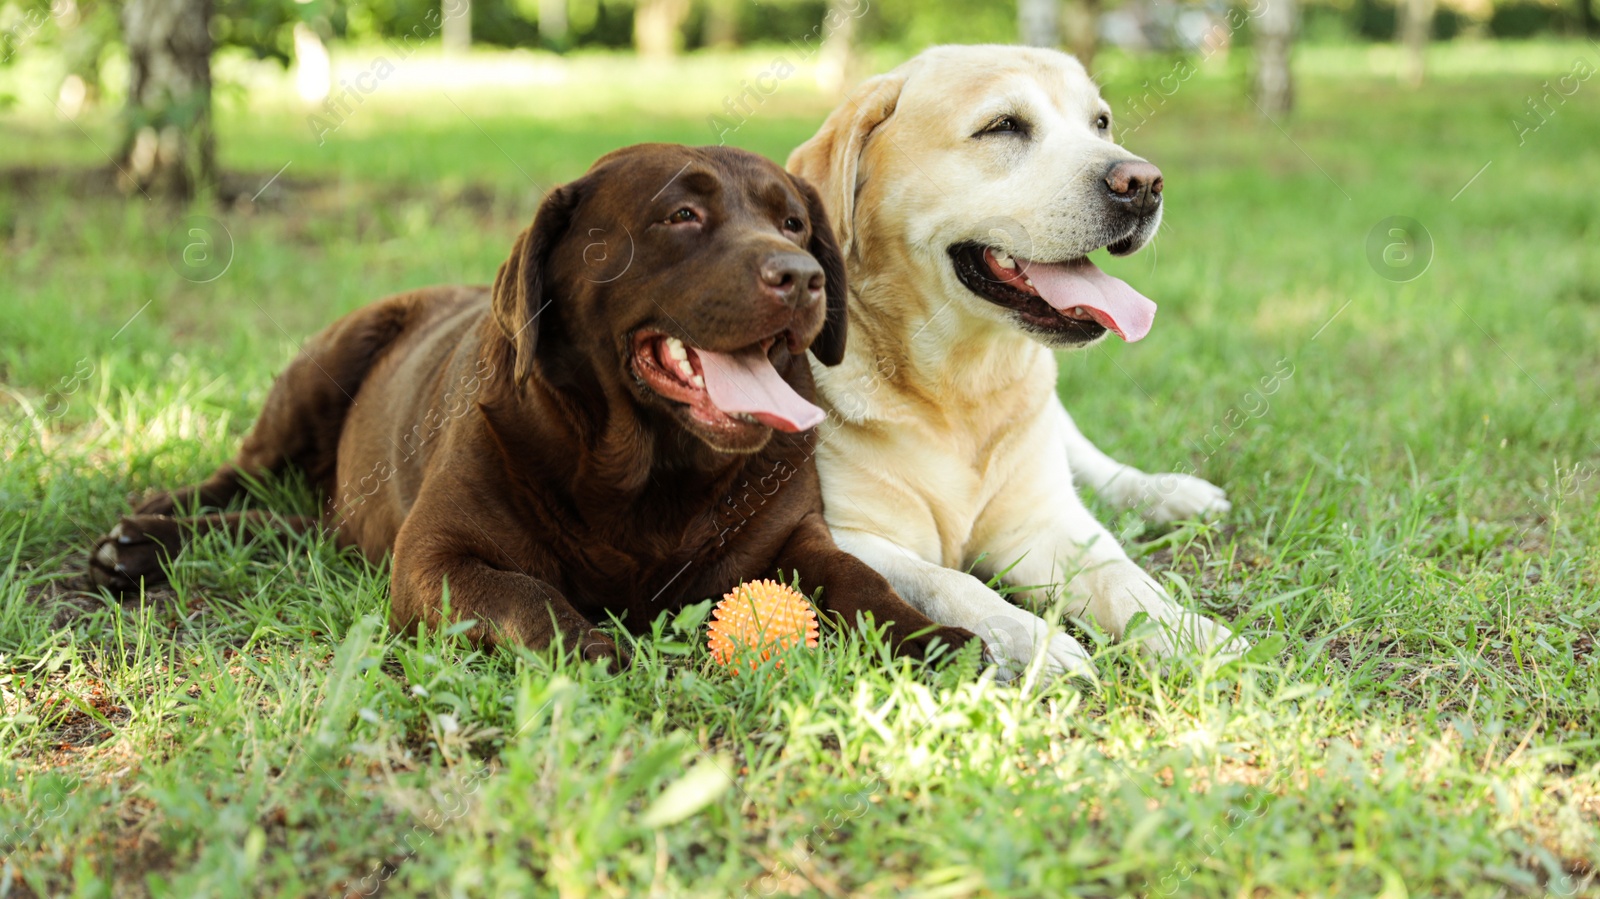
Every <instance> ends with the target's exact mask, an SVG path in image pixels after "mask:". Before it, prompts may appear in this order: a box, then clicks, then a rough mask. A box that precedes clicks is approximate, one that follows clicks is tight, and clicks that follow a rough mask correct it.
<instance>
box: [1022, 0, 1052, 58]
mask: <svg viewBox="0 0 1600 899" xmlns="http://www.w3.org/2000/svg"><path fill="white" fill-rule="evenodd" d="M1017 41H1018V42H1019V43H1022V44H1025V45H1027V46H1029V47H1055V46H1058V45H1059V44H1060V43H1061V0H1017Z"/></svg>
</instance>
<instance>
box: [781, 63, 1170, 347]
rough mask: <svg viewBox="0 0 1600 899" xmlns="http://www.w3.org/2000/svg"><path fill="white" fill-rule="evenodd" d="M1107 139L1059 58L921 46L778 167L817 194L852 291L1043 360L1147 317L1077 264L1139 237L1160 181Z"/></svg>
mask: <svg viewBox="0 0 1600 899" xmlns="http://www.w3.org/2000/svg"><path fill="white" fill-rule="evenodd" d="M1111 135H1112V131H1111V108H1110V107H1109V106H1108V105H1106V102H1105V101H1104V100H1102V99H1101V98H1100V92H1099V90H1098V88H1096V86H1095V84H1094V82H1093V81H1092V80H1090V78H1089V76H1088V74H1087V73H1086V72H1085V71H1084V69H1083V66H1081V65H1079V64H1078V61H1077V60H1075V59H1073V58H1072V57H1071V56H1068V55H1066V54H1064V53H1059V52H1056V51H1054V50H1043V49H1036V48H1029V47H1012V46H998V45H989V46H946V47H934V48H932V49H930V50H927V51H926V52H924V53H922V54H920V55H918V56H917V57H916V58H914V59H912V60H911V61H909V62H907V63H905V64H904V65H902V66H900V67H899V68H897V69H895V70H894V71H892V72H889V73H888V74H885V75H880V76H878V77H876V78H873V79H870V80H868V81H866V82H864V83H863V84H861V85H860V86H859V87H857V88H856V89H855V91H853V92H852V93H851V94H850V96H849V97H848V98H846V100H845V101H844V102H843V103H842V104H840V106H839V108H838V109H836V110H835V111H834V112H833V114H832V115H831V116H829V117H828V120H827V122H826V123H824V125H823V126H822V129H821V130H820V131H819V132H817V134H816V136H814V137H813V138H812V139H811V140H809V141H807V142H806V143H805V144H803V145H801V146H800V147H799V148H798V149H796V150H795V151H794V153H793V154H792V155H791V156H790V157H789V170H790V171H792V172H794V173H795V174H798V175H801V176H802V177H804V178H806V179H808V180H810V181H811V182H812V183H813V184H815V185H816V186H817V187H818V189H819V190H820V191H821V192H822V196H823V199H824V201H825V202H826V204H827V206H828V212H829V215H830V217H831V218H832V219H833V223H834V229H835V231H836V233H837V234H838V236H839V243H840V246H841V248H842V249H843V251H844V254H845V257H846V259H847V262H848V265H849V269H850V280H851V283H852V285H855V284H858V283H864V282H865V281H872V282H878V283H881V282H882V279H884V278H904V279H911V280H913V281H914V282H915V283H917V284H919V285H922V290H919V291H918V292H919V293H923V294H924V295H925V296H927V297H928V299H933V298H935V297H939V298H943V297H960V298H961V300H962V301H961V302H956V303H952V304H950V305H951V306H954V307H956V311H957V314H960V315H963V316H965V317H967V318H968V319H970V320H972V322H973V324H977V323H979V322H988V323H991V324H1001V325H1005V326H1008V327H1021V328H1022V329H1023V330H1024V331H1025V332H1027V333H1029V334H1031V335H1033V336H1034V337H1035V338H1037V339H1039V340H1040V341H1042V342H1044V343H1046V344H1047V345H1050V346H1054V347H1070V346H1083V345H1086V344H1089V343H1092V342H1094V341H1095V340H1098V339H1100V338H1101V337H1103V336H1105V333H1106V331H1107V330H1112V331H1116V332H1117V333H1118V334H1120V335H1121V336H1122V337H1123V339H1125V340H1129V341H1133V340H1138V339H1139V338H1141V337H1143V336H1144V335H1145V333H1146V332H1147V331H1149V329H1150V324H1151V321H1152V320H1153V318H1154V315H1155V304H1154V303H1152V302H1150V301H1149V300H1147V299H1145V298H1144V297H1142V296H1140V295H1139V294H1138V293H1137V292H1135V291H1134V290H1133V289H1132V288H1130V287H1128V286H1127V285H1126V284H1124V283H1123V282H1121V281H1119V280H1117V279H1116V278H1112V277H1110V276H1109V275H1106V274H1104V273H1102V272H1101V271H1100V270H1099V269H1098V268H1096V267H1095V266H1094V264H1093V263H1091V262H1090V261H1089V260H1088V259H1087V258H1086V257H1087V255H1088V254H1089V253H1090V252H1092V251H1094V250H1098V249H1100V248H1102V247H1105V248H1107V249H1108V250H1109V251H1110V252H1111V253H1112V254H1113V255H1118V256H1120V255H1125V254H1128V253H1132V252H1134V251H1136V250H1138V249H1139V248H1141V247H1143V246H1144V245H1145V243H1147V242H1148V241H1149V240H1150V238H1151V237H1152V236H1153V235H1154V234H1155V233H1156V229H1157V228H1158V227H1159V226H1160V223H1161V187H1162V183H1161V172H1160V171H1159V170H1158V169H1157V168H1156V167H1155V166H1153V165H1151V164H1150V163H1148V162H1146V161H1144V160H1143V159H1140V158H1139V157H1137V156H1134V155H1133V154H1131V153H1129V152H1128V151H1126V150H1124V149H1123V148H1121V147H1120V146H1118V145H1117V144H1116V143H1115V142H1114V141H1113V140H1112V136H1111ZM935 279H937V283H932V282H933V281H934V280H935ZM939 302H941V303H942V302H943V300H942V299H941V300H939ZM941 308H942V307H941Z"/></svg>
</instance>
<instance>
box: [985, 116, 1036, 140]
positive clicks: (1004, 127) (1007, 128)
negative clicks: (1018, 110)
mask: <svg viewBox="0 0 1600 899" xmlns="http://www.w3.org/2000/svg"><path fill="white" fill-rule="evenodd" d="M1007 133H1012V134H1024V135H1025V134H1027V133H1028V123H1027V122H1024V121H1023V120H1021V119H1019V118H1017V117H1016V116H1014V115H1006V116H1001V117H1000V118H998V119H995V120H994V121H992V122H990V123H989V124H987V125H985V126H983V129H982V130H981V131H979V132H978V133H977V134H974V135H973V137H982V136H983V135H985V134H1007Z"/></svg>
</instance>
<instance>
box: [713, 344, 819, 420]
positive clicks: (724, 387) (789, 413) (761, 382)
mask: <svg viewBox="0 0 1600 899" xmlns="http://www.w3.org/2000/svg"><path fill="white" fill-rule="evenodd" d="M695 354H696V355H698V356H699V357H700V370H701V373H702V374H703V375H704V376H705V379H706V393H708V394H710V395H711V402H712V403H713V404H715V405H716V407H717V408H718V409H721V410H722V411H723V412H726V413H727V414H729V415H738V414H740V413H744V414H746V415H753V416H755V417H756V419H757V420H759V421H760V422H761V423H762V424H764V425H766V426H767V427H769V428H777V429H778V430H780V431H790V432H794V431H804V430H806V429H807V428H814V427H816V426H817V425H819V424H821V423H822V419H823V418H825V417H826V414H825V413H824V412H823V411H822V410H821V409H818V408H817V407H816V406H813V405H812V404H811V403H808V402H806V398H805V397H803V396H801V395H800V394H798V393H795V392H794V388H793V387H790V386H789V382H787V381H785V380H784V379H783V377H782V376H781V375H779V374H778V370H777V369H776V368H773V367H772V361H771V360H770V359H768V358H767V354H766V353H764V352H762V351H761V350H758V349H751V350H748V351H746V352H743V353H739V354H737V355H734V354H729V353H712V352H709V351H707V350H702V349H696V350H695Z"/></svg>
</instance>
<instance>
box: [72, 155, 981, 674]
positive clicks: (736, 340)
mask: <svg viewBox="0 0 1600 899" xmlns="http://www.w3.org/2000/svg"><path fill="white" fill-rule="evenodd" d="M844 277H845V276H844V264H843V261H842V260H841V258H840V256H839V250H838V247H837V245H836V244H835V243H834V238H833V231H832V229H831V228H830V227H829V226H828V222H827V220H826V217H825V215H824V213H823V207H822V203H821V201H820V199H819V198H818V196H817V193H816V191H814V190H813V189H812V188H811V187H810V185H808V184H806V183H805V182H804V181H801V180H799V179H798V178H795V177H793V176H790V175H788V174H786V173H784V171H783V170H782V169H780V168H778V167H777V166H775V165H773V164H771V163H770V162H768V161H766V160H765V159H762V158H761V157H759V156H756V155H754V154H751V153H747V152H744V151H740V150H735V149H731V148H720V147H704V148H699V149H691V148H688V147H679V146H671V145H664V144H645V145H640V146H635V147H629V148H626V149H622V150H618V151H616V152H614V153H611V154H609V155H607V156H605V157H603V158H602V159H600V160H599V161H598V162H596V163H595V165H594V167H593V168H591V169H590V170H589V172H588V173H587V174H585V175H584V176H583V177H582V178H579V179H578V180H576V181H574V182H572V183H570V184H567V185H564V186H562V187H559V188H557V189H556V190H554V191H552V192H551V193H550V194H549V196H548V197H546V198H545V200H544V203H543V204H542V205H541V206H540V208H539V212H538V215H537V216H536V217H535V219H534V222H533V225H532V226H531V227H529V228H528V229H527V230H526V231H524V232H523V233H522V235H521V236H520V237H519V238H518V239H517V242H516V245H515V246H514V247H513V249H512V251H511V257H510V258H509V259H507V260H506V262H505V263H504V264H503V265H502V266H501V267H500V272H499V274H498V276H497V277H496V279H495V283H494V286H493V287H492V288H485V287H470V288H469V287H438V288H429V289H425V290H419V291H415V292H412V293H407V294H402V295H400V296H395V297H390V298H388V299H385V300H381V301H379V302H377V303H374V304H373V305H370V306H367V307H364V308H362V309H358V310H356V311H355V312H352V313H350V314H349V315H346V316H345V317H344V318H342V319H340V320H339V321H337V322H335V323H334V324H333V325H332V326H331V327H329V328H328V329H327V330H325V331H323V332H322V333H321V334H320V335H318V336H317V337H316V338H314V339H313V340H312V341H311V342H310V343H309V344H308V345H307V346H306V348H305V350H304V352H302V353H301V354H300V355H299V356H298V357H297V358H296V359H295V360H294V361H293V362H292V363H290V365H289V368H288V369H287V370H286V371H285V372H284V373H283V374H282V375H281V376H279V378H278V380H277V382H276V384H274V386H273V389H272V392H271V393H270V395H269V396H268V397H267V401H266V407H265V409H264V410H263V412H262V415H261V418H260V420H258V421H257V422H256V424H255V427H254V428H253V429H252V430H251V432H250V434H249V436H247V437H246V438H245V440H244V445H243V447H242V448H241V450H240V451H239V454H238V456H237V457H236V458H235V459H234V460H233V462H232V463H231V464H228V465H224V466H223V467H222V468H221V469H219V470H218V471H217V472H216V473H215V474H213V475H212V476H211V477H210V478H209V479H207V480H206V481H205V482H204V483H202V484H200V485H198V486H195V487H189V488H185V489H182V490H177V491H174V492H172V493H161V494H158V495H156V496H154V497H153V498H151V499H148V500H147V501H145V502H144V503H143V504H142V505H140V506H139V507H138V509H137V510H136V512H135V514H132V515H129V516H127V517H125V518H123V519H122V521H121V523H120V524H118V525H117V526H116V527H115V528H113V529H112V530H111V532H110V533H109V534H107V535H106V536H105V537H104V538H102V539H101V541H100V542H99V544H98V545H97V546H96V547H95V549H94V551H93V552H92V553H91V559H90V566H91V569H92V574H93V576H94V578H95V580H96V582H97V583H99V584H101V585H104V586H106V587H108V588H111V589H113V590H129V589H136V588H137V585H138V583H139V581H140V580H141V579H142V580H143V581H145V582H146V583H151V582H155V581H159V580H161V579H162V578H164V577H165V573H164V572H163V570H162V565H163V563H164V562H165V561H166V560H167V559H168V558H170V557H171V556H173V555H176V554H177V553H178V551H179V549H180V548H181V546H182V544H183V543H184V542H185V541H186V540H189V539H192V538H193V537H194V536H195V535H197V534H200V533H204V532H206V531H208V530H212V529H216V528H233V529H237V530H241V531H249V532H271V531H272V530H274V529H277V530H282V529H285V528H287V529H289V530H307V529H311V528H315V527H318V526H327V527H330V528H332V529H333V530H334V531H335V532H336V534H337V539H338V541H339V542H340V544H342V545H354V546H356V547H359V548H360V550H361V551H362V552H363V553H364V554H365V555H366V556H368V557H369V558H372V559H379V558H381V557H383V556H384V554H386V553H389V552H391V551H392V552H393V582H392V587H391V594H392V608H393V611H392V623H393V625H394V626H395V627H396V628H401V629H407V630H409V629H413V628H415V627H416V625H417V624H418V623H419V622H428V623H429V624H437V623H439V622H440V621H441V620H443V619H444V618H445V617H446V616H445V612H444V606H445V598H446V595H448V602H449V617H451V618H455V619H460V620H465V619H472V620H474V621H476V624H475V625H474V626H473V627H472V628H471V629H469V631H468V634H469V635H470V636H471V637H472V638H473V639H475V640H477V641H480V642H483V643H488V644H496V643H500V642H507V641H509V642H514V643H520V644H523V645H525V646H528V647H531V648H535V649H539V648H543V647H546V646H548V645H549V644H550V643H551V642H552V641H553V640H555V639H557V638H559V639H561V640H562V641H564V642H565V644H566V645H568V646H576V647H581V651H582V653H583V655H584V656H585V657H586V658H590V659H598V660H604V661H607V662H611V663H622V662H626V660H627V659H626V653H625V652H624V651H623V650H622V649H621V648H620V647H618V645H617V644H616V643H615V642H614V641H613V640H612V639H611V637H609V636H607V635H606V634H604V633H603V632H601V631H600V630H599V629H598V628H597V627H596V626H595V622H598V621H600V620H601V619H602V617H603V616H604V615H605V614H606V613H613V614H615V615H617V616H618V617H619V618H620V619H621V620H622V621H623V622H624V623H625V624H626V625H628V626H629V627H630V629H636V628H641V627H644V626H646V625H648V623H649V622H650V621H651V620H652V619H653V618H655V617H656V615H657V614H658V613H660V612H661V611H664V610H668V609H671V608H674V607H676V606H679V605H682V604H684V603H687V602H693V601H697V600H700V599H704V598H706V597H711V596H717V595H720V594H721V593H723V592H725V591H726V590H728V589H729V588H730V587H732V586H733V585H734V584H736V583H738V582H740V581H743V580H746V579H749V578H755V577H764V576H772V575H775V574H776V573H777V572H779V571H783V572H785V573H787V572H790V571H798V572H799V574H800V577H801V583H802V586H804V587H807V588H811V587H819V586H820V587H822V595H821V603H822V607H823V610H824V611H825V612H828V613H832V614H833V615H835V616H838V617H839V618H842V619H843V620H844V621H846V622H854V621H856V620H857V618H858V616H861V615H864V614H870V615H871V616H873V617H874V618H875V619H876V620H877V621H878V622H879V623H885V622H892V624H891V625H890V626H889V633H890V638H891V640H893V641H894V643H895V644H896V645H897V646H898V648H899V650H900V651H901V652H902V653H905V654H908V655H913V656H922V655H924V654H925V653H926V651H927V649H928V648H929V646H930V645H931V644H932V642H933V641H935V640H942V641H943V642H944V643H946V644H948V645H950V646H951V647H952V648H959V647H960V646H962V645H964V644H966V643H967V642H968V641H969V640H971V639H973V636H972V634H971V633H970V632H968V631H965V630H961V629H959V628H951V627H941V626H938V625H936V624H935V623H934V622H933V621H931V620H929V619H928V618H927V617H926V616H925V615H923V614H922V613H920V612H918V611H916V610H915V609H913V608H912V607H911V606H909V605H908V604H907V603H905V602H904V601H903V600H902V599H901V598H900V597H899V596H898V595H897V594H896V593H895V591H894V589H893V588H891V587H890V586H889V584H888V582H887V581H885V580H884V579H883V577H882V576H880V575H879V574H878V573H877V572H875V571H873V570H872V569H871V568H869V567H867V566H866V565H865V564H863V563H862V562H860V561H858V560H857V559H856V558H855V557H853V556H850V555H848V554H846V553H844V552H843V551H841V550H840V549H839V548H838V547H837V546H835V545H834V542H833V538H832V537H831V536H830V535H829V533H828V528H827V526H826V524H824V522H823V517H822V498H821V492H820V489H819V487H818V483H817V476H816V470H815V467H814V465H813V463H812V454H813V450H814V447H813V439H812V433H811V431H810V429H812V428H814V427H815V425H817V424H818V423H819V422H820V421H821V420H822V417H823V413H822V411H821V410H820V409H818V408H817V407H816V406H814V405H813V404H812V402H811V398H812V396H813V386H812V379H811V369H810V366H809V364H808V363H807V361H806V358H805V352H806V349H807V348H808V347H809V348H810V350H811V352H812V353H814V354H815V355H816V357H817V358H818V359H819V360H820V361H821V362H823V363H824V364H827V365H836V364H838V363H839V361H840V359H841V358H842V357H843V355H844V344H845V296H846V293H845V281H844ZM290 467H295V468H298V469H300V470H302V471H304V472H305V473H306V474H307V475H308V476H309V477H310V479H311V481H312V482H313V483H314V484H316V485H317V486H318V487H319V489H320V491H321V492H322V494H323V495H324V496H325V497H326V504H325V507H324V510H323V514H322V515H321V516H320V518H319V519H311V518H295V517H281V516H275V515H272V514H271V513H268V512H264V511H259V510H256V511H244V512H228V513H222V512H211V513H204V514H197V510H198V509H200V508H206V507H210V508H220V507H222V506H225V505H226V504H228V503H229V502H230V501H233V500H235V499H236V498H238V497H241V496H242V495H243V494H244V492H245V481H246V480H248V479H250V478H254V477H259V476H261V475H267V474H275V473H278V472H281V471H283V470H285V469H287V468H290ZM751 484H757V485H764V486H763V487H761V488H760V489H758V490H757V492H758V493H759V494H760V499H761V501H760V502H759V503H755V504H750V505H748V506H744V507H741V506H740V505H739V503H738V502H737V501H736V500H735V499H734V497H742V496H744V495H746V494H747V493H749V492H750V491H749V485H751ZM766 487H771V488H772V489H771V490H768V489H766ZM180 514H181V515H184V516H187V517H179V516H180Z"/></svg>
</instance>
